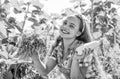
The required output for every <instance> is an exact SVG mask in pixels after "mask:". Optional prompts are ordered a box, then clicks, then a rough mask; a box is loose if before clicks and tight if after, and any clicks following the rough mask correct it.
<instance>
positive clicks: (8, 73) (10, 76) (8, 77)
mask: <svg viewBox="0 0 120 79" xmlns="http://www.w3.org/2000/svg"><path fill="white" fill-rule="evenodd" d="M3 79H13V74H12V72H11V71H6V72H4V73H3Z"/></svg>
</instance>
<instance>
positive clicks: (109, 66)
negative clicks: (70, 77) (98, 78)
mask: <svg viewBox="0 0 120 79" xmlns="http://www.w3.org/2000/svg"><path fill="white" fill-rule="evenodd" d="M70 2H71V3H73V4H74V5H73V6H72V7H70V8H65V9H63V10H62V11H61V13H60V14H57V13H52V14H47V13H46V12H45V11H43V7H44V4H42V3H40V1H38V0H26V1H22V0H0V41H1V44H0V49H1V51H0V69H1V71H0V72H1V74H2V72H4V71H6V70H7V69H6V68H5V67H6V66H7V67H9V66H10V65H12V64H18V63H22V64H23V65H20V67H23V68H25V69H28V70H27V72H26V73H25V74H24V75H22V76H21V78H28V75H30V76H29V77H31V78H32V77H35V76H36V74H37V72H35V70H34V69H33V68H32V64H31V63H29V62H28V60H27V61H26V60H25V59H24V60H21V59H20V58H19V59H18V58H16V57H15V55H16V54H17V53H18V52H17V50H16V51H11V50H9V48H8V46H5V42H7V41H6V38H7V39H8V40H9V42H11V41H12V42H16V44H18V45H19V43H20V41H21V38H22V36H23V35H27V36H28V37H29V36H30V37H31V35H33V34H34V35H38V37H39V39H42V40H43V41H44V43H45V45H46V51H49V49H50V47H51V46H52V44H53V42H54V41H55V39H56V37H57V36H58V35H59V32H58V30H59V25H60V23H61V20H62V18H63V17H65V16H67V15H70V14H74V13H79V14H82V15H84V18H85V20H86V21H87V23H88V24H90V29H91V33H92V36H93V38H94V40H99V39H101V38H104V42H103V45H102V46H101V49H102V53H101V54H100V55H98V57H99V61H100V63H101V65H102V66H103V70H104V72H105V74H106V75H107V78H108V79H118V78H120V61H119V60H120V26H119V24H120V15H119V13H120V6H119V5H120V1H119V0H114V1H113V0H70ZM18 18H19V19H18ZM28 24H29V25H28ZM6 47H7V49H6ZM48 55H49V53H47V54H46V53H44V54H40V56H41V57H42V58H44V57H45V56H46V58H45V59H44V61H46V59H47V56H48ZM16 71H17V70H16ZM21 71H22V70H21ZM21 74H23V73H21ZM31 74H32V75H31ZM58 75H60V76H58ZM48 77H49V79H50V78H51V79H53V78H54V79H64V76H63V75H62V74H61V73H60V72H58V70H57V68H55V69H54V70H53V71H52V72H51V73H50V74H49V75H48Z"/></svg>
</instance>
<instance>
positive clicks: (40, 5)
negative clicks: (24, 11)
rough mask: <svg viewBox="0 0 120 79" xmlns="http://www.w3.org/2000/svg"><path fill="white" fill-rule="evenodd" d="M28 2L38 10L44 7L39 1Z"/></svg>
mask: <svg viewBox="0 0 120 79" xmlns="http://www.w3.org/2000/svg"><path fill="white" fill-rule="evenodd" d="M30 2H31V4H32V5H33V6H37V7H39V8H43V6H44V5H43V4H42V3H40V1H39V0H31V1H30Z"/></svg>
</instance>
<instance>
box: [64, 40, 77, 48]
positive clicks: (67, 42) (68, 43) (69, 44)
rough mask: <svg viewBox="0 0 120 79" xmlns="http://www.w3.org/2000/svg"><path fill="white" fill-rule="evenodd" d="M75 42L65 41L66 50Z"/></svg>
mask: <svg viewBox="0 0 120 79" xmlns="http://www.w3.org/2000/svg"><path fill="white" fill-rule="evenodd" d="M74 41H75V39H69V40H68V39H63V42H64V49H65V50H67V49H68V48H69V47H70V46H71V45H72V44H73V42H74Z"/></svg>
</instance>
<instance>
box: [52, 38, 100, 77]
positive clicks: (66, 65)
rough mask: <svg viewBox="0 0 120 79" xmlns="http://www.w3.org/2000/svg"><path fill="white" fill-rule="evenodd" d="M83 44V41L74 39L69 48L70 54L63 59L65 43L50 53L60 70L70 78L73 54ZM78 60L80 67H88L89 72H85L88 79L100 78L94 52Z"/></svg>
mask: <svg viewBox="0 0 120 79" xmlns="http://www.w3.org/2000/svg"><path fill="white" fill-rule="evenodd" d="M82 44H84V43H83V42H82V41H77V40H76V41H74V43H73V44H72V45H71V46H70V47H69V49H68V52H69V55H68V56H67V57H66V59H63V57H64V52H63V50H64V47H63V43H62V42H60V43H59V45H58V46H57V47H55V49H54V50H53V52H52V54H51V55H50V57H51V58H52V59H54V60H56V62H57V66H58V68H59V71H60V72H62V73H63V74H64V76H65V77H66V79H70V68H71V64H72V56H73V55H74V54H75V52H76V51H75V49H76V48H77V47H78V46H80V45H82ZM84 53H85V52H84ZM78 62H79V67H87V72H86V74H85V78H86V79H99V76H98V72H97V68H96V66H95V59H94V57H93V55H92V54H89V55H87V56H86V57H85V58H84V59H83V60H80V61H78Z"/></svg>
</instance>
